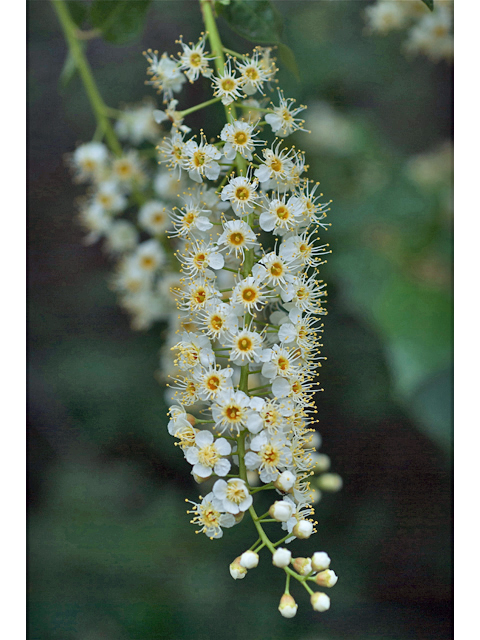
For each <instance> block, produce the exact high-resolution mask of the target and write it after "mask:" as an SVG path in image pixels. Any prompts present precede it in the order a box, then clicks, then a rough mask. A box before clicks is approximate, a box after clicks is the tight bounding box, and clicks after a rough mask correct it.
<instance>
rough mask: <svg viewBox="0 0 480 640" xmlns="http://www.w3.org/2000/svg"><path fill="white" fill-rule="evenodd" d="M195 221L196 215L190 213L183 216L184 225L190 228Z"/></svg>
mask: <svg viewBox="0 0 480 640" xmlns="http://www.w3.org/2000/svg"><path fill="white" fill-rule="evenodd" d="M194 220H195V214H194V213H192V212H191V211H189V212H188V213H186V214H185V215H184V216H183V224H186V225H187V226H190V225H191V224H192V223H193V222H194Z"/></svg>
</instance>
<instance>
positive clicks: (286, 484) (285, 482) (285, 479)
mask: <svg viewBox="0 0 480 640" xmlns="http://www.w3.org/2000/svg"><path fill="white" fill-rule="evenodd" d="M295 480H296V476H295V474H293V473H292V472H291V471H284V472H283V473H281V474H280V475H279V476H278V478H277V479H276V480H275V487H276V488H277V489H280V491H284V492H285V493H287V491H290V489H291V488H292V487H293V485H294V484H295Z"/></svg>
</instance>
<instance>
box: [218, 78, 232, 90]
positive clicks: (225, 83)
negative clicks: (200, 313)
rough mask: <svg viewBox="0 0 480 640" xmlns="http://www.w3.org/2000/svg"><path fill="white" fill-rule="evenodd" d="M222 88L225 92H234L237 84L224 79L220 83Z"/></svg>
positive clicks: (229, 79) (230, 79)
mask: <svg viewBox="0 0 480 640" xmlns="http://www.w3.org/2000/svg"><path fill="white" fill-rule="evenodd" d="M220 86H221V87H222V89H223V90H224V91H233V90H234V89H235V82H234V81H233V80H232V78H224V79H223V80H222V82H221V83H220Z"/></svg>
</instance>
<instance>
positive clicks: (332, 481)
mask: <svg viewBox="0 0 480 640" xmlns="http://www.w3.org/2000/svg"><path fill="white" fill-rule="evenodd" d="M317 486H318V488H319V489H320V490H321V491H331V492H335V491H340V489H341V488H342V487H343V480H342V478H341V476H339V475H338V473H324V474H322V475H321V476H319V477H318V478H317Z"/></svg>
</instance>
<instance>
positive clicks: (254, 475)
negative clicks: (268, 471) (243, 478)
mask: <svg viewBox="0 0 480 640" xmlns="http://www.w3.org/2000/svg"><path fill="white" fill-rule="evenodd" d="M247 480H248V484H249V485H250V486H251V487H258V485H259V484H260V478H259V476H258V472H257V471H249V470H248V469H247Z"/></svg>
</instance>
